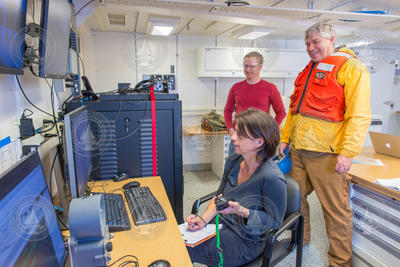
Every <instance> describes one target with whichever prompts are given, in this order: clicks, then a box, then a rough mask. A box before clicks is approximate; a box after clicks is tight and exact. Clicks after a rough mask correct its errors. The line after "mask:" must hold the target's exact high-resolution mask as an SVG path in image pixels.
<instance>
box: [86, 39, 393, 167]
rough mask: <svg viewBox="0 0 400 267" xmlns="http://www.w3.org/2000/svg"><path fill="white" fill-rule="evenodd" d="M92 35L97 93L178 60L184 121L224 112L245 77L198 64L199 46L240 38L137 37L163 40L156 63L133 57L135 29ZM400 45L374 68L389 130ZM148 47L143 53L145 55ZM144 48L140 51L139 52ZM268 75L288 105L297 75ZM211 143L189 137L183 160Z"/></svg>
mask: <svg viewBox="0 0 400 267" xmlns="http://www.w3.org/2000/svg"><path fill="white" fill-rule="evenodd" d="M90 36H91V37H90V38H92V42H93V52H92V53H93V56H90V55H89V54H90V51H83V54H84V55H85V62H86V58H87V57H88V58H89V59H90V58H93V64H94V67H93V69H94V79H93V82H92V83H94V84H95V91H97V92H103V91H109V90H113V89H116V88H117V83H118V82H130V83H132V85H131V86H132V87H133V86H134V85H135V84H136V83H137V82H138V81H140V80H142V74H146V73H147V74H153V73H154V74H157V73H158V74H169V73H170V65H174V66H175V71H176V73H175V75H176V85H177V90H176V92H177V93H179V98H180V99H181V100H182V107H183V123H182V124H183V126H185V125H199V124H200V118H201V115H202V114H204V113H206V112H209V111H210V109H212V108H216V109H217V111H218V112H219V113H221V114H222V111H223V108H224V105H225V102H226V98H227V95H228V92H229V89H230V87H231V86H232V84H234V83H235V82H238V81H240V80H241V79H240V78H218V79H214V78H198V77H197V69H196V68H197V50H198V49H199V48H201V47H215V46H218V47H229V46H241V45H243V43H240V42H238V41H237V40H233V39H230V38H215V37H209V36H189V35H181V36H178V37H176V36H168V37H156V38H154V39H153V40H145V41H143V39H140V38H143V37H141V36H140V35H139V37H138V36H136V41H137V42H138V43H139V44H136V46H137V49H138V50H140V49H142V50H143V45H140V43H145V42H149V45H148V46H149V47H153V48H154V47H156V46H157V45H158V49H159V51H158V52H157V53H158V54H157V55H158V58H156V59H154V60H153V61H154V62H153V63H151V62H150V63H149V62H140V58H138V57H136V58H135V57H134V56H132V51H134V48H135V35H134V34H126V33H111V32H92V34H91V35H90ZM81 38H82V36H81ZM85 39H86V40H85ZM83 42H86V43H88V42H89V43H90V40H89V39H87V38H83ZM152 42H153V44H152ZM154 42H155V44H156V45H154ZM246 45H248V44H246ZM250 45H251V44H250ZM268 47H269V48H272V49H294V50H304V49H305V47H304V41H303V40H279V39H277V40H268ZM84 48H85V49H86V50H89V49H90V45H88V44H86V46H84ZM132 49H133V50H132ZM150 50H151V49H150ZM399 50H400V49H399V48H397V47H395V48H393V47H391V48H390V49H386V50H385V51H383V54H382V55H381V59H380V60H379V62H378V63H379V64H378V63H377V64H376V66H375V72H374V73H371V109H372V114H374V115H382V116H383V118H384V125H383V127H382V130H383V131H386V132H390V133H396V132H397V133H398V132H400V130H399V129H400V119H399V117H400V115H394V114H395V112H394V111H393V110H391V109H390V108H389V106H386V105H384V104H383V102H384V101H386V100H391V99H392V98H396V99H397V100H396V105H397V106H395V109H396V108H397V110H400V104H399V103H398V102H400V101H398V100H400V93H399V91H400V85H399V84H397V85H394V84H393V78H394V66H393V64H390V61H391V60H393V59H395V58H396V57H398V54H399ZM156 51H157V49H156ZM145 52H146V51H145ZM145 52H143V51H142V52H140V53H142V54H143V53H144V54H145ZM140 53H139V52H138V54H140ZM139 57H140V55H139ZM136 62H138V64H136ZM267 62H268V61H267ZM89 65H90V63H89ZM136 68H137V69H136ZM267 80H268V81H270V82H272V83H274V84H275V85H276V86H277V88H278V90H279V91H280V92H281V94H282V95H283V96H285V97H286V98H284V103H285V104H286V106H287V104H288V98H287V97H289V96H290V94H291V93H292V91H293V82H294V79H292V78H267ZM392 95H393V96H392ZM368 143H369V140H367V141H366V144H368ZM210 146H212V142H210V140H208V139H207V138H205V137H190V138H189V139H188V138H187V137H185V138H184V140H183V162H184V164H197V163H210V155H209V154H210V153H209V152H208V151H210V150H211V149H209V148H210Z"/></svg>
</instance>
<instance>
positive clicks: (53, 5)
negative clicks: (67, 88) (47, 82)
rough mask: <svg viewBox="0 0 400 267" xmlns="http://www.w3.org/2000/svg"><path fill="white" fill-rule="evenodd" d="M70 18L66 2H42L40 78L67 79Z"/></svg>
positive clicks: (69, 6) (56, 0)
mask: <svg viewBox="0 0 400 267" xmlns="http://www.w3.org/2000/svg"><path fill="white" fill-rule="evenodd" d="M71 17H72V8H71V5H70V4H69V1H68V0H42V16H41V22H40V25H41V27H42V29H43V33H42V38H40V41H39V51H40V57H41V62H40V64H39V75H40V77H46V78H55V79H64V78H67V76H68V71H67V66H68V53H69V37H70V26H71Z"/></svg>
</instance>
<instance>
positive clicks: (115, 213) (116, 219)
mask: <svg viewBox="0 0 400 267" xmlns="http://www.w3.org/2000/svg"><path fill="white" fill-rule="evenodd" d="M95 194H99V193H95ZM100 194H103V195H104V201H105V206H106V224H107V225H108V230H109V231H110V232H118V231H125V230H129V229H131V223H130V222H129V217H128V213H127V212H126V208H125V203H124V199H123V198H122V194H116V193H113V194H111V193H100Z"/></svg>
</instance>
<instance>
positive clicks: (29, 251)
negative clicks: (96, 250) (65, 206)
mask: <svg viewBox="0 0 400 267" xmlns="http://www.w3.org/2000/svg"><path fill="white" fill-rule="evenodd" d="M0 217H1V220H0V240H1V242H0V266H24V264H28V265H31V264H33V265H34V266H63V265H64V264H65V261H66V260H67V258H68V257H67V251H66V248H65V246H64V241H63V238H62V236H61V232H60V228H59V227H58V224H57V218H56V214H55V212H54V208H53V204H52V201H51V198H50V194H49V191H48V188H47V184H46V180H45V177H44V174H43V170H42V166H41V163H40V158H39V155H38V153H37V152H34V153H31V154H29V155H28V156H26V157H25V158H23V159H22V160H21V161H20V162H19V163H17V164H16V165H14V167H12V168H10V169H9V170H8V171H6V172H5V173H3V174H2V175H1V176H0Z"/></svg>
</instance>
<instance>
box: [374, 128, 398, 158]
mask: <svg viewBox="0 0 400 267" xmlns="http://www.w3.org/2000/svg"><path fill="white" fill-rule="evenodd" d="M369 136H370V138H371V141H372V145H373V146H374V150H375V152H376V153H379V154H384V155H388V156H392V157H396V158H400V136H398V135H392V134H385V133H377V132H369Z"/></svg>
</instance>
